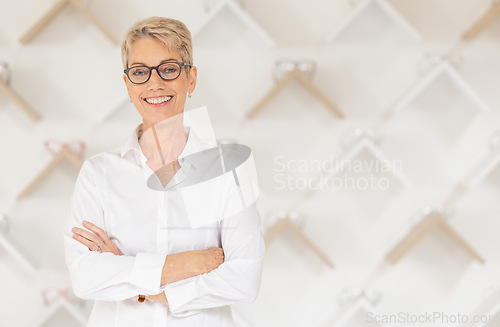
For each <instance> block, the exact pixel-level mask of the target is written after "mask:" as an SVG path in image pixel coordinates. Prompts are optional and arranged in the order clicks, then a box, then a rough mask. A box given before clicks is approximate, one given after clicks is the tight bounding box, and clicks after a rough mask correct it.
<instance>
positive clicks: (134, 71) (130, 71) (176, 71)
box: [123, 61, 192, 84]
mask: <svg viewBox="0 0 500 327" xmlns="http://www.w3.org/2000/svg"><path fill="white" fill-rule="evenodd" d="M184 66H186V67H191V66H192V65H191V64H188V63H185V62H177V61H169V62H164V63H163V64H159V65H158V66H155V67H148V66H134V67H130V68H127V69H125V70H124V71H123V72H124V73H125V74H127V77H128V79H129V80H130V81H131V82H132V83H134V84H144V83H146V82H147V81H149V78H150V77H151V71H152V70H153V69H155V70H156V72H157V73H158V75H159V76H160V77H161V79H163V80H165V81H171V80H174V79H176V78H177V77H179V76H180V75H181V71H182V67H184Z"/></svg>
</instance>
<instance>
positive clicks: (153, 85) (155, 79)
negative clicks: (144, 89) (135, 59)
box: [148, 69, 165, 90]
mask: <svg viewBox="0 0 500 327" xmlns="http://www.w3.org/2000/svg"><path fill="white" fill-rule="evenodd" d="M164 82H165V81H164V80H163V79H162V78H161V77H160V75H159V74H158V71H157V70H156V69H152V71H151V76H150V77H149V81H148V87H149V88H150V89H153V90H156V89H159V88H160V89H162V88H163V84H164Z"/></svg>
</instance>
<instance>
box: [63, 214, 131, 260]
mask: <svg viewBox="0 0 500 327" xmlns="http://www.w3.org/2000/svg"><path fill="white" fill-rule="evenodd" d="M83 227H85V228H87V229H89V230H91V232H89V231H87V230H84V229H82V228H77V227H74V228H73V229H72V230H71V231H72V232H73V238H74V239H75V240H77V241H78V242H80V243H82V244H83V245H85V246H86V247H88V248H89V250H90V251H98V252H100V253H103V252H110V253H113V254H115V255H123V253H122V251H120V249H118V247H117V246H116V245H115V244H114V243H113V242H112V241H111V239H110V238H109V236H108V234H106V232H105V231H104V230H103V229H101V228H99V227H97V226H96V225H94V224H92V223H91V222H88V221H84V222H83Z"/></svg>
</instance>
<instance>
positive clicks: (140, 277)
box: [129, 252, 167, 294]
mask: <svg viewBox="0 0 500 327" xmlns="http://www.w3.org/2000/svg"><path fill="white" fill-rule="evenodd" d="M166 257H167V255H166V254H161V253H146V252H141V253H137V255H136V257H135V261H134V266H133V267H132V272H131V273H130V280H129V281H130V283H131V284H133V285H136V286H138V287H140V288H143V289H146V290H150V291H151V292H156V294H158V293H160V292H161V290H160V286H161V275H162V271H163V266H164V265H165V259H166Z"/></svg>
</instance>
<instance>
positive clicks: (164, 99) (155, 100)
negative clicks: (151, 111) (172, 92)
mask: <svg viewBox="0 0 500 327" xmlns="http://www.w3.org/2000/svg"><path fill="white" fill-rule="evenodd" d="M170 99H172V97H161V98H146V102H147V103H150V104H161V103H164V102H167V101H168V100H170Z"/></svg>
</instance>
